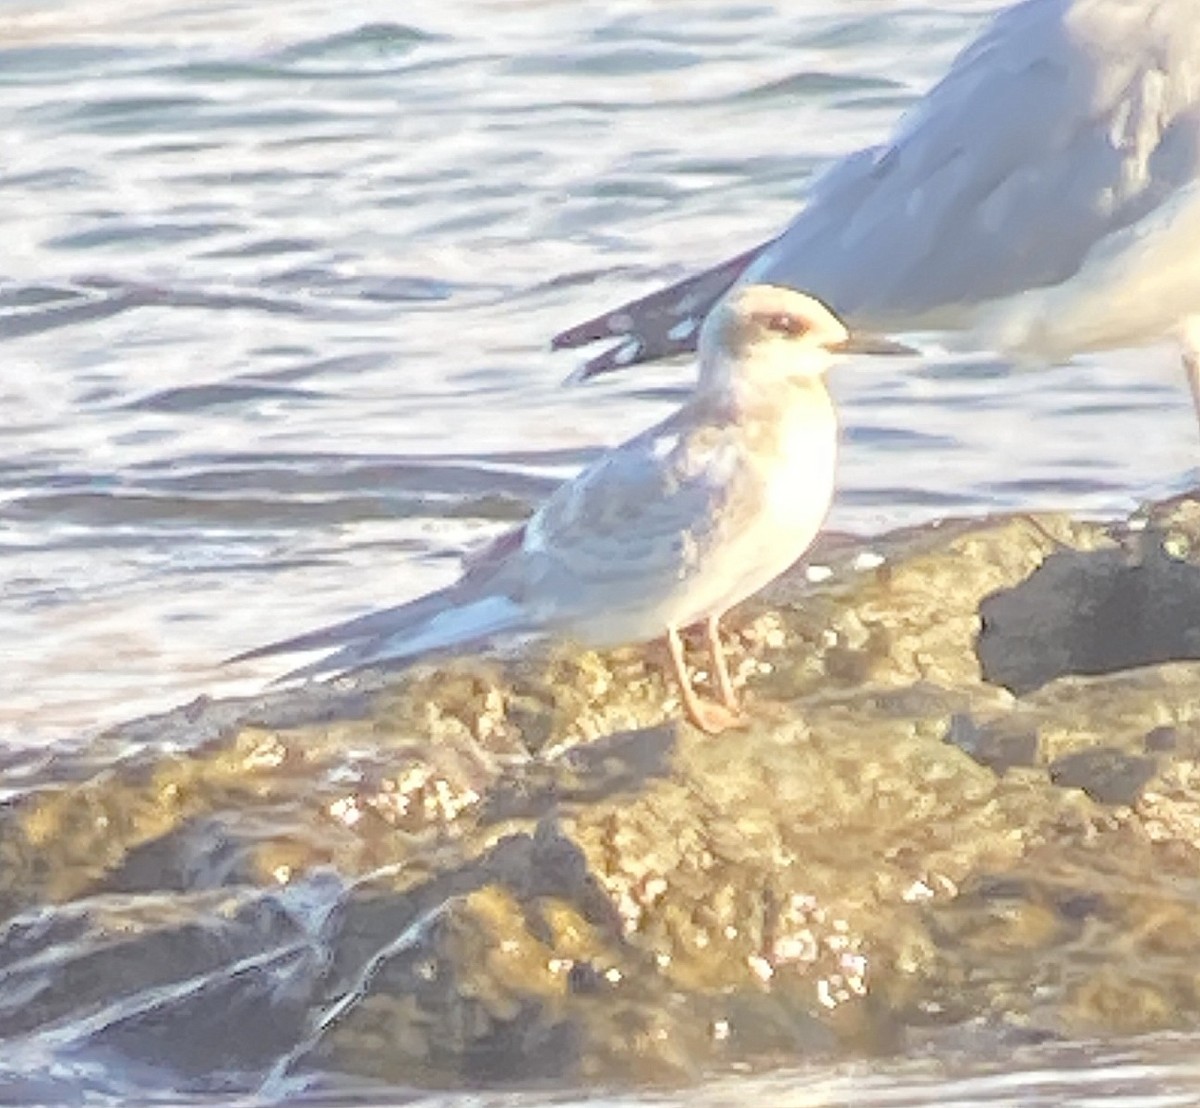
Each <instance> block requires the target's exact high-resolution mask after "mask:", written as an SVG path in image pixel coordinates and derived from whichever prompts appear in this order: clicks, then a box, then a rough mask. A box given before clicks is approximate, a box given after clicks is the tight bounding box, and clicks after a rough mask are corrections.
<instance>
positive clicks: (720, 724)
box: [667, 627, 742, 735]
mask: <svg viewBox="0 0 1200 1108" xmlns="http://www.w3.org/2000/svg"><path fill="white" fill-rule="evenodd" d="M667 648H668V649H669V650H670V652H671V666H672V668H673V669H674V671H675V680H676V682H677V683H678V685H679V696H680V699H681V700H682V701H683V713H684V715H685V716H687V718H688V720H689V721H690V722H691V723H694V724H695V725H696V726H697V727H699V728H700V730H701V731H704V732H706V733H707V734H709V735H719V734H720V733H721V732H722V731H726V730H728V729H729V728H730V727H736V726H737V725H738V724H739V723H741V722H742V719H741V717H740V716H739V715H738V714H737V713H736V712H731V711H730V710H729V709H728V708H726V707H724V706H723V705H721V704H711V703H706V702H705V701H703V700H701V699H700V698H699V697H698V696H697V695H696V690H695V689H693V688H692V681H691V678H690V677H689V676H688V671H687V662H686V661H685V660H684V657H683V643H682V642H681V641H680V638H679V632H678V631H677V630H676V629H675V628H674V627H668V628H667Z"/></svg>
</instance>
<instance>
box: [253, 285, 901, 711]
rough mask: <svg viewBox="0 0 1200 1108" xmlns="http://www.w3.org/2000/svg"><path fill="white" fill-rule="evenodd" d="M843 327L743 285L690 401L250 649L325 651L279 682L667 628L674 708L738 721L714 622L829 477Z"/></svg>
mask: <svg viewBox="0 0 1200 1108" xmlns="http://www.w3.org/2000/svg"><path fill="white" fill-rule="evenodd" d="M890 349H891V347H890V346H889V344H888V343H886V342H885V341H882V340H878V341H877V340H870V339H867V338H866V337H865V336H864V337H863V338H862V339H857V340H856V339H852V338H851V337H850V335H849V334H848V332H847V330H846V328H845V327H844V326H843V325H842V323H841V322H840V321H839V320H838V319H837V318H836V317H835V316H834V315H833V313H832V312H830V311H829V310H828V309H827V308H826V307H825V306H824V305H822V304H821V303H820V302H818V301H816V300H814V299H812V298H811V297H809V296H806V295H804V294H802V293H799V292H796V291H793V290H791V289H785V288H778V287H775V286H770V285H747V286H744V287H741V288H739V289H738V290H737V291H736V292H734V293H732V294H731V295H729V296H727V297H726V298H725V299H724V300H723V301H722V302H721V303H720V305H719V306H718V307H717V308H716V309H715V310H714V311H712V312H711V313H709V315H708V317H707V319H706V321H705V323H704V326H703V328H702V330H701V334H700V345H699V350H700V359H699V363H700V364H699V373H698V377H697V381H696V386H695V389H694V392H693V393H692V395H691V396H690V397H689V398H688V400H687V401H686V402H685V403H684V404H683V405H682V406H681V407H680V408H679V409H678V410H677V411H676V412H674V413H673V414H672V415H671V416H669V417H668V418H667V419H665V420H664V421H662V422H661V423H659V424H658V425H657V426H654V427H652V428H650V429H649V430H647V431H645V432H643V433H642V434H639V435H637V436H635V437H634V438H631V439H629V440H628V441H627V442H625V443H623V444H621V445H620V446H616V447H613V448H612V449H610V450H608V451H607V452H605V453H604V454H602V455H601V456H600V457H599V458H598V459H597V460H596V461H594V462H593V463H592V464H591V465H589V466H587V467H586V468H585V469H583V470H582V471H581V472H580V473H579V474H578V475H577V476H576V477H574V478H572V479H571V480H568V481H566V482H565V483H564V484H563V485H561V486H559V488H558V489H557V490H556V491H555V492H554V493H553V494H552V495H551V496H550V497H549V499H548V500H547V501H546V502H545V503H544V504H543V505H542V506H541V507H540V508H539V509H538V510H537V511H536V512H535V513H534V514H533V516H532V517H531V518H530V519H529V520H528V521H527V522H526V523H525V524H523V525H522V526H521V527H519V528H517V529H516V530H514V531H510V532H508V533H506V534H504V535H502V536H500V538H498V539H497V540H495V541H494V542H493V543H492V544H491V545H490V546H488V547H487V548H486V549H485V550H484V551H483V552H482V553H479V554H476V555H475V557H474V558H472V559H471V560H470V561H469V562H468V564H467V566H466V571H465V573H464V574H463V576H462V578H461V579H460V580H459V581H458V582H457V583H456V584H454V585H451V586H449V587H448V588H445V589H442V590H439V591H437V592H435V593H431V594H428V595H426V596H422V597H418V598H417V599H415V600H412V601H409V602H408V603H406V604H402V605H400V606H398V607H394V608H390V609H387V610H386V611H382V612H374V613H371V614H368V615H365V616H362V617H359V618H358V619H354V620H350V621H349V622H346V623H341V624H337V625H335V626H332V627H326V628H322V629H320V630H318V631H314V632H310V633H308V634H305V635H300V636H298V637H296V638H293V639H288V640H287V641H284V642H279V643H274V644H272V645H270V646H266V647H261V648H259V649H257V650H252V651H250V652H248V653H247V654H243V655H240V656H239V658H238V659H235V660H239V661H240V660H244V659H248V658H255V657H261V656H263V655H267V654H277V653H285V652H289V653H290V652H296V651H301V650H304V651H310V650H325V651H327V652H331V653H328V654H327V656H326V657H324V658H322V659H320V660H318V661H317V662H315V663H313V664H312V665H309V666H306V667H304V668H302V669H298V670H295V671H293V672H292V673H290V674H287V675H285V677H284V678H281V680H287V679H300V678H308V677H315V676H319V675H324V674H329V675H334V674H341V673H346V672H350V671H353V670H359V669H364V668H377V667H385V666H395V665H397V664H404V663H406V662H409V661H411V660H414V659H417V658H420V657H423V656H427V655H429V654H432V653H435V652H442V651H447V650H454V649H460V648H464V647H470V646H478V645H485V644H489V643H491V642H493V641H494V640H497V639H502V638H504V637H508V636H514V635H515V636H525V635H529V634H546V635H549V636H552V637H556V638H559V639H562V640H566V641H570V642H573V643H576V644H578V645H580V646H583V647H589V648H597V649H602V648H610V647H616V646H623V645H632V644H636V643H644V642H649V641H651V640H654V639H659V638H663V637H665V639H666V643H667V647H668V650H669V653H670V659H671V667H672V672H673V675H674V677H675V679H676V681H677V682H678V686H679V693H680V700H681V703H682V706H683V710H684V713H685V715H686V717H687V719H689V720H690V721H691V722H692V723H694V724H695V725H697V726H698V727H700V728H701V729H702V730H704V731H707V732H710V733H717V732H719V731H722V730H724V729H725V728H727V727H730V726H734V725H736V724H737V723H738V722H739V720H740V718H741V717H740V714H739V709H738V698H737V694H736V692H735V689H734V684H733V680H732V679H731V677H730V674H729V670H728V666H727V664H726V661H725V655H724V651H723V649H722V645H721V639H720V626H719V624H720V620H721V618H722V617H723V616H724V615H725V613H726V612H727V611H728V610H729V609H730V608H732V607H733V606H734V605H735V604H737V603H739V602H740V601H742V600H744V599H746V598H747V597H749V596H751V595H752V594H753V593H755V592H757V591H758V590H759V589H761V588H762V587H763V586H765V585H766V584H768V583H769V582H770V581H772V580H773V579H774V578H776V577H778V576H779V575H780V574H781V573H783V572H784V570H786V569H787V568H788V567H789V566H791V565H792V564H793V563H794V562H795V561H796V560H797V559H799V558H800V556H801V555H802V554H804V552H805V551H806V550H807V549H808V547H809V545H810V544H811V543H812V541H813V539H814V538H815V537H816V535H817V533H818V531H819V530H820V527H821V524H822V522H823V520H824V518H825V515H826V512H827V511H828V509H829V504H830V500H831V498H832V495H833V489H834V466H835V461H836V457H837V440H838V426H837V417H836V414H835V411H834V406H833V402H832V400H831V398H830V396H829V393H828V391H827V390H826V388H825V383H824V373H825V371H826V369H827V368H828V367H829V366H830V364H831V363H832V362H833V361H834V355H835V354H837V353H839V352H846V353H853V352H876V353H885V352H888V351H889V350H890ZM694 625H699V626H700V627H702V628H703V631H704V635H705V637H706V640H707V645H708V650H709V655H710V660H711V670H710V673H711V676H712V682H713V684H714V686H715V693H716V699H711V698H701V697H700V696H699V695H698V694H697V692H696V690H695V689H694V688H693V684H692V680H691V678H690V676H689V674H688V669H687V665H686V661H685V657H684V650H683V644H682V640H681V638H680V631H681V630H683V629H686V628H688V627H691V626H694Z"/></svg>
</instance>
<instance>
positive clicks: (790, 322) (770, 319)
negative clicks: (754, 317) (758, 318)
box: [762, 312, 808, 338]
mask: <svg viewBox="0 0 1200 1108" xmlns="http://www.w3.org/2000/svg"><path fill="white" fill-rule="evenodd" d="M762 321H763V324H764V326H765V327H766V328H767V330H768V331H775V332H776V333H777V334H780V335H790V336H791V337H792V338H799V337H800V336H801V335H803V334H804V333H805V332H806V331H808V323H807V321H806V320H804V319H801V318H800V316H797V315H790V314H789V313H787V312H771V313H770V314H769V315H765V316H763V317H762Z"/></svg>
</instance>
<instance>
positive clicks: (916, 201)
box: [554, 0, 1200, 416]
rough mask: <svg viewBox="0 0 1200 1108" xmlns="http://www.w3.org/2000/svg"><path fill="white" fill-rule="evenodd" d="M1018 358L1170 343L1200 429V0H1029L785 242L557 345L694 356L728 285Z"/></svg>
mask: <svg viewBox="0 0 1200 1108" xmlns="http://www.w3.org/2000/svg"><path fill="white" fill-rule="evenodd" d="M748 282H749V283H754V282H768V283H772V284H776V285H782V286H786V287H791V288H803V289H806V290H809V291H811V292H812V293H813V294H814V295H816V296H819V297H820V298H821V299H822V300H823V301H825V302H826V303H827V304H829V305H830V307H831V308H832V309H833V310H834V311H835V312H837V313H838V315H839V316H841V317H842V318H843V319H845V320H846V321H847V323H848V325H849V326H850V327H851V329H852V330H856V329H858V328H865V329H871V330H889V331H896V330H901V331H909V332H921V331H943V332H947V333H948V338H949V342H950V344H951V345H952V346H961V347H964V348H973V349H980V350H984V349H986V350H990V351H994V352H997V353H1000V354H1004V355H1008V356H1010V357H1012V358H1013V359H1014V360H1017V361H1020V362H1027V363H1028V362H1032V363H1054V362H1060V361H1064V360H1066V359H1068V358H1070V357H1071V356H1072V355H1074V354H1076V353H1082V352H1085V351H1096V350H1104V349H1110V348H1116V347H1126V346H1137V345H1142V344H1145V343H1150V342H1154V341H1158V340H1161V339H1163V338H1175V339H1177V340H1178V341H1179V342H1180V344H1181V346H1182V350H1183V354H1184V362H1185V366H1186V367H1187V370H1188V379H1189V383H1190V385H1191V388H1192V393H1193V399H1194V402H1195V403H1196V405H1197V414H1198V416H1200V377H1198V373H1200V370H1198V368H1197V367H1198V353H1200V6H1198V5H1197V2H1196V0H1024V2H1023V3H1018V4H1016V5H1014V6H1012V7H1010V8H1008V9H1006V10H1004V11H1002V12H1000V14H999V15H997V16H996V17H995V18H994V19H993V21H992V22H991V23H990V25H989V26H988V27H987V28H986V29H985V31H984V32H983V34H982V35H981V36H980V37H979V38H978V39H977V40H975V41H974V42H973V43H971V44H970V45H969V46H968V47H967V48H966V49H965V50H963V51H962V52H961V53H960V54H959V55H958V57H957V58H956V59H955V61H954V63H953V64H952V66H951V68H950V71H949V72H948V73H947V75H946V76H945V77H944V78H943V79H942V80H941V81H940V82H939V83H938V84H937V85H935V86H934V87H933V88H932V89H930V90H929V92H928V93H926V95H925V96H924V97H923V98H922V99H921V100H920V101H919V102H918V103H917V104H916V105H915V106H914V107H913V109H912V110H910V111H909V112H908V113H907V114H906V115H905V116H904V117H902V118H901V120H900V122H899V123H898V125H897V127H896V129H895V131H894V132H893V133H892V135H891V136H890V138H888V140H887V141H886V142H884V143H883V144H881V145H879V146H874V147H870V148H868V149H864V150H860V151H857V152H856V153H853V154H850V155H849V156H847V157H845V158H843V159H841V160H840V161H839V162H837V163H835V164H834V165H833V166H831V167H830V168H829V170H828V171H827V172H826V173H825V174H824V175H822V176H821V177H820V178H819V179H818V180H817V181H816V183H815V184H814V186H813V188H812V190H811V193H810V196H809V198H808V203H807V205H806V206H805V208H804V209H803V210H802V211H801V212H800V214H799V215H798V216H797V217H796V218H795V220H794V221H793V222H792V223H791V225H790V226H788V227H787V228H786V229H785V230H784V231H783V233H782V234H780V235H779V236H778V237H777V238H775V239H773V240H771V241H769V242H765V243H762V244H761V245H759V246H755V247H753V248H752V249H750V250H748V251H745V252H743V253H741V254H739V255H738V256H737V257H735V258H732V259H730V260H729V261H727V262H724V263H722V264H721V265H718V266H716V267H714V268H713V269H711V270H708V271H707V272H705V273H702V274H700V275H698V276H696V277H692V278H689V279H687V280H685V281H682V282H680V283H679V284H677V285H674V286H672V287H671V288H669V289H664V290H661V291H659V292H657V293H653V294H651V295H649V296H647V297H644V298H642V299H639V300H635V301H632V302H631V303H629V304H626V305H624V306H623V307H621V308H619V309H617V310H616V311H612V312H608V313H605V314H604V315H603V316H598V317H596V318H595V319H592V320H589V321H587V322H586V323H582V324H580V325H578V326H576V327H573V328H571V329H570V330H567V331H564V332H563V333H561V334H560V335H558V336H557V337H556V338H555V340H554V345H555V346H556V347H575V346H580V345H583V344H585V343H588V342H592V341H595V340H598V339H604V338H617V339H620V340H621V341H620V342H619V343H618V344H617V345H616V346H614V347H612V348H610V349H609V350H607V351H605V352H604V353H602V354H600V355H598V356H596V357H594V358H593V359H591V361H589V362H588V363H587V364H586V365H585V366H584V367H583V369H582V371H581V374H582V375H583V376H590V375H592V374H594V373H599V372H605V371H607V370H609V369H615V368H620V367H622V366H626V365H631V364H634V363H636V362H641V361H649V360H652V359H656V358H661V357H668V356H670V355H673V354H680V353H685V352H687V351H689V350H690V349H692V348H693V346H694V344H695V341H696V334H697V332H698V327H699V322H700V321H701V320H702V319H703V318H704V316H705V315H706V314H707V312H708V311H710V310H711V309H712V307H713V305H714V304H716V303H717V302H719V301H720V299H721V297H723V296H724V295H726V294H727V292H728V290H729V289H730V288H731V287H736V286H737V285H738V284H739V283H748Z"/></svg>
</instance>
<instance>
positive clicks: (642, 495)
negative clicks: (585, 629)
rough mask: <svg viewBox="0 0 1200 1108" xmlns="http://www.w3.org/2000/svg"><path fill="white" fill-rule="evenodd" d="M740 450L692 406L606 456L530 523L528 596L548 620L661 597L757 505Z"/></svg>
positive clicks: (565, 487) (651, 603) (659, 600)
mask: <svg viewBox="0 0 1200 1108" xmlns="http://www.w3.org/2000/svg"><path fill="white" fill-rule="evenodd" d="M739 457H740V456H739V452H738V450H737V448H736V445H735V444H734V443H733V442H732V439H731V436H730V435H728V434H727V433H726V432H725V431H724V430H723V429H722V428H720V427H714V426H705V427H704V428H702V429H701V430H700V431H699V432H697V431H694V430H690V429H689V409H687V408H685V409H683V411H681V412H679V413H677V414H676V415H674V416H672V417H671V418H670V419H668V420H666V421H665V422H664V423H662V424H660V425H659V426H658V427H655V428H652V429H651V430H649V431H647V432H645V433H644V434H642V435H639V436H638V437H637V438H634V439H631V440H630V441H629V442H627V443H625V444H624V445H623V446H620V447H617V448H616V449H614V450H612V451H610V452H609V453H607V454H605V455H604V457H602V458H600V459H598V460H597V461H596V462H594V463H593V464H592V465H591V466H589V467H588V468H587V469H585V470H584V471H583V472H582V473H580V474H579V475H578V476H577V477H576V478H575V479H574V480H573V481H569V482H567V483H566V484H565V485H562V486H561V487H560V488H559V489H558V490H557V492H556V493H555V494H554V495H553V496H552V497H551V498H550V499H549V500H548V501H547V502H546V503H545V504H544V505H543V507H542V508H541V509H540V510H539V511H538V512H537V513H536V514H535V515H534V516H533V518H532V519H530V521H529V523H528V524H527V526H526V532H525V543H524V549H523V555H524V561H525V565H526V569H527V591H526V592H525V594H524V595H523V598H522V599H523V600H524V602H525V603H526V604H527V605H528V606H530V607H531V608H532V609H534V610H536V611H539V614H540V615H541V616H542V618H544V619H546V620H547V621H553V620H554V619H556V618H560V617H564V616H565V617H569V616H570V615H571V614H572V612H573V611H576V610H580V609H581V608H591V609H594V608H596V607H597V606H598V605H609V606H612V607H616V608H621V609H626V610H631V609H640V608H643V607H647V606H654V605H657V604H660V603H662V601H663V599H664V597H667V596H669V595H670V594H671V593H672V592H673V591H674V590H675V589H677V588H679V587H681V586H682V585H684V584H685V583H686V582H687V580H688V579H689V578H690V577H692V576H693V575H694V574H695V573H697V572H698V571H699V570H700V568H701V566H702V564H703V561H704V556H705V552H706V551H707V550H708V549H709V548H710V547H711V545H712V544H713V543H714V542H717V541H719V539H720V536H721V535H722V534H724V533H727V532H728V531H730V530H732V529H736V528H738V527H740V526H741V522H740V520H741V517H743V516H748V515H749V514H750V513H752V512H753V509H754V498H753V490H752V488H750V487H749V486H750V484H751V479H750V475H749V473H748V472H747V471H746V468H745V467H744V466H741V465H740V464H739Z"/></svg>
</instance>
